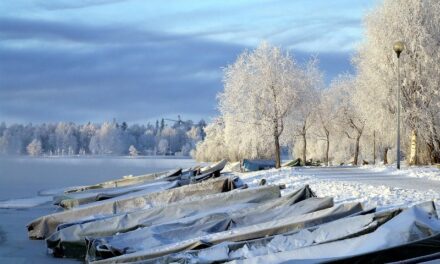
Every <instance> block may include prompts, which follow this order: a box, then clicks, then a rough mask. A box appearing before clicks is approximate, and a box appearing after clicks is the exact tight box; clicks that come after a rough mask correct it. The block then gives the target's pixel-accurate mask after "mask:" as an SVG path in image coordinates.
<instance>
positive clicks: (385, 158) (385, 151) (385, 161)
mask: <svg viewBox="0 0 440 264" xmlns="http://www.w3.org/2000/svg"><path fill="white" fill-rule="evenodd" d="M383 164H384V165H386V164H388V148H384V150H383Z"/></svg>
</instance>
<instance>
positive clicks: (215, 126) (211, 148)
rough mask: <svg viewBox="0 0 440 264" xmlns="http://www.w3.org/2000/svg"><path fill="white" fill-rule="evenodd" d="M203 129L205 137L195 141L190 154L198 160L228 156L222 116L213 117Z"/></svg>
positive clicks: (211, 159)
mask: <svg viewBox="0 0 440 264" xmlns="http://www.w3.org/2000/svg"><path fill="white" fill-rule="evenodd" d="M204 131H205V133H206V137H205V139H204V140H203V141H199V142H198V143H197V147H196V149H195V150H194V151H193V152H192V156H193V157H194V158H195V159H196V160H198V161H217V160H221V159H224V158H229V157H228V154H227V153H228V151H227V147H226V144H225V123H224V122H223V120H222V118H217V119H214V120H213V122H211V123H210V124H208V125H207V126H206V127H205V129H204Z"/></svg>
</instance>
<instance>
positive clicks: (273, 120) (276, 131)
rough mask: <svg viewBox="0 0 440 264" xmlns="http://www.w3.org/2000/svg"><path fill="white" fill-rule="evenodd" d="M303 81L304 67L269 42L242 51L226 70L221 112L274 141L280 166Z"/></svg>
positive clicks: (277, 164)
mask: <svg viewBox="0 0 440 264" xmlns="http://www.w3.org/2000/svg"><path fill="white" fill-rule="evenodd" d="M301 81H302V72H301V69H300V67H299V66H298V65H297V64H296V62H295V61H294V60H293V58H292V57H291V56H290V55H289V54H288V53H287V52H283V51H282V50H281V49H280V48H278V47H274V46H271V45H269V44H267V43H263V44H261V45H260V46H258V47H257V48H256V49H255V50H254V51H252V52H249V51H245V52H243V53H242V54H241V55H240V56H239V57H238V59H237V61H236V62H235V63H234V64H232V65H229V66H227V67H226V69H225V71H224V91H223V92H222V93H221V94H220V95H219V100H220V112H221V113H222V115H224V116H228V118H230V119H231V122H235V123H236V124H238V125H239V124H246V125H251V126H252V128H253V130H250V131H248V133H255V134H257V135H258V136H259V138H260V139H264V140H266V141H268V142H272V144H273V152H274V155H275V163H276V167H277V168H279V167H280V166H281V157H280V136H281V135H282V134H283V132H284V128H285V122H286V118H287V117H288V115H289V114H291V113H292V109H293V108H294V106H295V104H296V103H297V101H298V96H297V95H298V91H299V89H301V88H302V84H301Z"/></svg>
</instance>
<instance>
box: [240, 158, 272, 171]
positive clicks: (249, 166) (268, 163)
mask: <svg viewBox="0 0 440 264" xmlns="http://www.w3.org/2000/svg"><path fill="white" fill-rule="evenodd" d="M242 168H243V170H244V171H259V170H266V169H271V168H275V161H274V160H263V159H255V160H250V159H243V161H242Z"/></svg>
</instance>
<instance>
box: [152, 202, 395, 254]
mask: <svg viewBox="0 0 440 264" xmlns="http://www.w3.org/2000/svg"><path fill="white" fill-rule="evenodd" d="M399 212H400V210H399V209H396V210H391V211H387V212H380V213H370V212H369V211H365V212H362V214H356V215H350V216H348V217H344V218H341V219H338V220H335V221H332V222H329V223H324V224H322V225H317V226H313V227H308V228H305V229H300V230H295V231H293V232H287V233H284V234H280V235H275V236H269V237H264V238H259V239H253V240H246V241H240V242H224V243H220V244H218V245H215V246H213V247H209V248H206V249H200V250H190V251H186V252H179V253H175V254H171V255H167V256H163V257H161V258H156V259H152V260H150V261H145V263H172V262H174V263H219V262H226V261H232V260H235V259H246V258H252V257H256V256H263V255H268V254H273V253H277V252H283V251H286V250H292V249H293V248H300V247H306V246H310V245H316V244H322V243H328V242H331V241H336V240H341V239H346V238H350V237H355V236H360V235H363V234H365V233H368V232H372V231H373V230H375V229H376V228H377V227H378V226H380V225H381V224H383V223H385V222H386V221H388V220H389V219H391V218H392V217H394V216H395V215H396V214H398V213H399Z"/></svg>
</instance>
